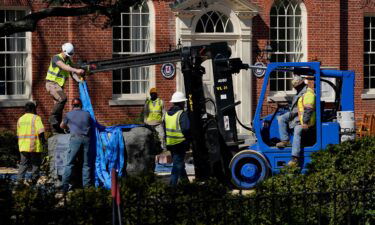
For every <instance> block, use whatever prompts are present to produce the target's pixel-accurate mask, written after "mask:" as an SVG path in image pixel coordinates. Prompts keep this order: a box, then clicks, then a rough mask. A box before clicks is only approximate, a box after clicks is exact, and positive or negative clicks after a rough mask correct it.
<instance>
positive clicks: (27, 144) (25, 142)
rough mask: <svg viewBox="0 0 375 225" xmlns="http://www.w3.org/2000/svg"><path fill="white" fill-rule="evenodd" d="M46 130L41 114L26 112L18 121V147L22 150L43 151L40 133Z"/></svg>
mask: <svg viewBox="0 0 375 225" xmlns="http://www.w3.org/2000/svg"><path fill="white" fill-rule="evenodd" d="M43 132H44V126H43V123H42V119H41V118H40V116H38V115H35V114H32V113H26V114H24V115H23V116H21V118H19V119H18V122H17V136H18V148H19V151H20V152H42V151H43V147H42V144H41V142H40V140H39V134H41V133H43Z"/></svg>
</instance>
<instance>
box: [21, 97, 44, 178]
mask: <svg viewBox="0 0 375 225" xmlns="http://www.w3.org/2000/svg"><path fill="white" fill-rule="evenodd" d="M17 136H18V149H19V151H20V155H21V162H20V166H19V170H18V175H17V182H18V183H20V182H23V181H24V178H25V173H26V171H27V168H28V167H29V166H32V170H31V173H32V175H31V182H32V183H34V184H35V183H36V181H37V179H38V178H39V167H40V164H41V161H42V152H43V148H44V147H43V146H44V145H45V143H46V140H45V137H44V126H43V123H42V119H41V118H40V116H38V115H37V114H36V105H35V104H34V103H33V102H27V103H26V105H25V114H23V115H22V116H21V117H20V118H19V119H18V121H17Z"/></svg>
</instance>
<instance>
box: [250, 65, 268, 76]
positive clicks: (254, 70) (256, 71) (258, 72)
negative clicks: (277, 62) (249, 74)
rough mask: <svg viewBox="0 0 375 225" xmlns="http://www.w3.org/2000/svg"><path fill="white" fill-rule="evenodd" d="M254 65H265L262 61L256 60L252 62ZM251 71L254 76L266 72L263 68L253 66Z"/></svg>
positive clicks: (262, 74)
mask: <svg viewBox="0 0 375 225" xmlns="http://www.w3.org/2000/svg"><path fill="white" fill-rule="evenodd" d="M254 66H258V67H266V65H265V64H264V63H262V62H256V63H255V64H254ZM252 71H253V73H254V75H255V76H256V77H263V76H264V74H265V73H266V70H265V69H263V68H254V69H252Z"/></svg>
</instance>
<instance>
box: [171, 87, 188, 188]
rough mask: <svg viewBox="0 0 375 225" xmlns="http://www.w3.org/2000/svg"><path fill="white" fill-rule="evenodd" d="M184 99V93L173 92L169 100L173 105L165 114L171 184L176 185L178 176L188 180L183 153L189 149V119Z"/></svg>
mask: <svg viewBox="0 0 375 225" xmlns="http://www.w3.org/2000/svg"><path fill="white" fill-rule="evenodd" d="M186 100H187V99H186V97H185V94H183V93H182V92H178V91H177V92H175V93H174V94H173V95H172V99H171V101H170V102H172V103H173V106H172V107H171V108H170V109H169V110H168V112H167V113H166V114H165V130H166V142H167V143H166V144H167V149H168V151H170V152H171V154H172V161H173V167H172V174H171V179H170V185H171V186H176V185H177V182H178V179H179V178H181V179H182V180H186V181H188V177H187V174H186V170H185V154H186V151H188V150H189V141H188V140H189V137H190V133H189V129H190V121H189V117H188V115H187V112H186V111H184V107H185V102H186Z"/></svg>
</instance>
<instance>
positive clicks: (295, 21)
mask: <svg viewBox="0 0 375 225" xmlns="http://www.w3.org/2000/svg"><path fill="white" fill-rule="evenodd" d="M302 4H303V3H301V1H299V0H276V1H275V3H274V5H273V6H272V8H271V13H270V19H271V21H270V22H271V23H270V42H271V47H272V50H273V54H272V57H271V62H300V61H301V60H302V57H303V26H302V25H303V24H302V22H303V19H302V16H303V15H302V10H301V5H302ZM291 80H292V74H291V73H287V72H273V74H271V77H270V90H271V91H291V90H292V85H291Z"/></svg>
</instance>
